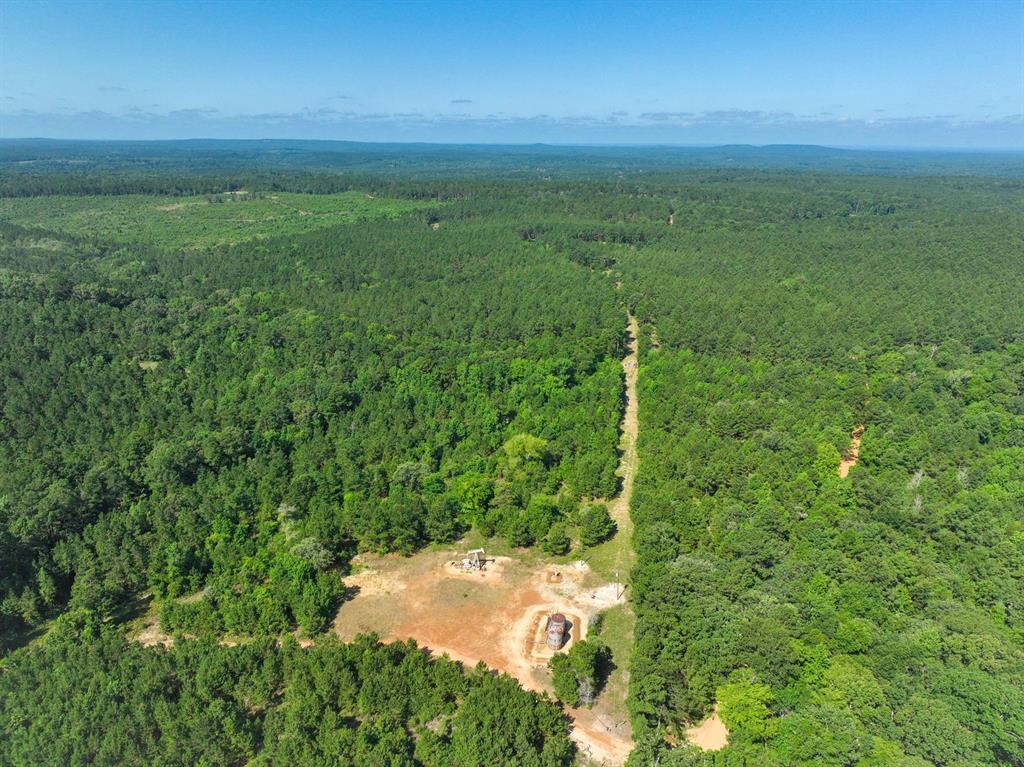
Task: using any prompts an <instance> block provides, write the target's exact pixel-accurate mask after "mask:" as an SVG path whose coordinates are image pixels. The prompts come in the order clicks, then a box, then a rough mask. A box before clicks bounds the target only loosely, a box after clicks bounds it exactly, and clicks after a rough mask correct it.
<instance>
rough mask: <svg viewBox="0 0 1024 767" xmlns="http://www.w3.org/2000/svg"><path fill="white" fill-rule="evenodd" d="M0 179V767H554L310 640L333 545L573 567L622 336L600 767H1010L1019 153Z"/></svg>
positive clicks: (609, 473) (325, 603) (488, 709)
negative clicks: (489, 542)
mask: <svg viewBox="0 0 1024 767" xmlns="http://www.w3.org/2000/svg"><path fill="white" fill-rule="evenodd" d="M328 149H330V151H327V150H328ZM0 150H2V151H0V194H2V195H3V198H0V328H2V329H3V338H2V342H0V407H2V410H0V623H2V625H0V629H2V631H3V632H4V636H5V637H6V640H5V641H6V642H7V643H8V644H9V645H10V646H12V647H13V646H15V645H19V644H24V643H25V642H26V641H27V640H28V639H29V638H31V637H33V636H35V637H36V638H34V639H33V640H32V641H31V642H29V643H28V644H27V645H26V646H24V647H22V648H21V649H16V650H13V651H12V652H10V653H9V654H8V655H7V656H6V657H5V658H4V659H2V660H0V765H7V764H10V765H23V764H41V763H43V764H87V763H90V764H95V763H101V764H125V763H131V764H134V763H138V764H168V765H170V764H210V765H214V764H247V763H248V764H254V765H259V764H267V765H271V764H281V763H290V764H295V765H306V764H310V765H313V764H357V765H363V764H366V765H371V764H372V765H377V764H380V765H384V764H388V765H405V764H409V765H435V764H436V765H442V764H469V765H473V764H481V765H482V764H485V763H486V764H489V765H494V764H509V765H515V764H521V765H562V764H569V763H571V762H572V760H573V758H574V755H573V747H572V744H571V742H570V741H569V740H568V738H567V728H566V725H565V722H564V721H563V719H562V714H561V712H560V709H559V708H557V707H556V705H555V704H554V703H552V702H550V701H545V700H543V699H542V698H539V697H537V696H536V695H534V694H532V693H526V692H522V691H521V690H519V688H518V686H517V685H516V683H515V682H514V680H511V679H508V678H505V677H492V676H491V675H489V674H487V673H486V672H484V671H482V670H470V671H467V670H460V669H459V667H458V666H457V665H455V664H453V663H451V662H449V661H446V660H436V661H430V660H429V659H428V657H427V656H425V655H424V654H423V653H421V652H419V651H418V650H416V649H415V648H414V647H411V646H408V645H380V644H377V643H376V642H375V641H374V639H373V638H372V637H369V638H365V639H360V640H358V641H357V642H356V643H355V644H352V645H343V644H340V643H338V642H337V641H336V640H335V639H333V637H331V636H330V633H329V632H326V631H325V628H326V627H327V625H328V623H329V621H330V619H331V618H332V616H333V615H334V613H335V611H336V609H337V606H338V604H339V603H340V602H341V600H343V599H344V598H345V592H344V589H343V586H342V581H341V576H342V575H343V574H344V573H346V572H347V570H348V566H349V561H350V560H351V559H352V557H353V556H354V555H355V554H356V553H358V552H360V551H374V552H398V553H401V554H409V553H411V552H413V551H415V550H417V549H418V548H421V547H424V546H427V545H429V544H431V543H432V542H439V543H444V542H451V541H454V540H456V539H458V538H459V537H460V536H462V535H463V534H464V533H466V532H467V531H470V530H474V531H475V534H477V535H479V536H482V537H484V538H489V537H495V536H496V537H498V538H500V539H501V540H502V541H503V542H505V543H507V544H511V545H514V546H520V547H522V546H534V545H538V546H540V545H541V544H544V547H545V548H546V549H548V550H550V551H553V552H555V553H558V554H562V553H564V552H565V551H566V550H567V549H568V547H569V546H570V545H571V541H572V539H574V538H577V537H587V536H591V537H593V538H594V540H600V539H601V537H603V536H605V535H607V532H608V531H607V530H605V529H604V527H606V526H607V524H610V520H606V519H604V518H602V519H597V518H596V517H595V518H594V519H591V516H593V514H592V512H591V509H592V508H594V507H592V506H590V504H589V502H590V501H591V500H592V499H594V498H603V497H608V496H610V495H612V494H613V493H614V492H615V489H616V476H615V469H616V464H617V460H618V456H617V453H616V445H617V443H618V431H617V427H618V423H619V419H620V416H621V412H622V407H623V402H622V396H623V395H622V389H623V380H622V368H621V366H620V359H621V357H622V356H623V354H624V351H625V337H624V326H625V317H626V313H627V312H633V313H634V314H635V315H636V316H637V318H638V319H639V321H640V323H641V328H642V336H641V339H640V352H641V357H640V375H639V387H640V390H639V403H640V436H639V454H640V455H639V476H638V480H637V487H636V492H635V495H634V496H633V506H632V518H633V522H634V524H635V527H636V530H635V535H634V541H633V546H634V549H635V551H636V555H637V560H636V561H637V565H636V567H635V570H634V572H633V573H632V576H631V578H630V590H629V595H630V601H631V604H632V606H633V609H634V610H635V612H636V615H637V628H636V636H635V645H634V649H633V657H632V660H631V668H632V671H631V685H630V697H629V707H630V711H631V714H632V724H633V730H634V736H635V740H636V743H637V748H636V750H635V752H634V754H633V757H632V758H631V765H637V766H639V765H651V764H660V765H691V764H692V765H708V766H709V767H710V765H715V767H722V766H724V765H737V766H738V765H754V764H757V765H780V767H781V766H782V765H821V766H822V767H826V766H827V767H831V766H833V765H834V766H836V767H845V766H847V765H848V766H849V767H854V766H856V767H874V766H876V765H877V766H878V767H882V766H883V765H892V766H894V767H896V766H900V767H918V766H919V765H920V766H921V767H924V765H929V764H931V765H964V766H965V767H966V765H1001V764H1024V692H1022V690H1024V613H1022V612H1021V605H1024V301H1022V300H1021V297H1022V296H1024V262H1022V260H1021V254H1022V253H1024V181H1022V178H1021V177H1022V175H1024V174H1022V172H1021V168H1020V167H1019V164H1018V163H1017V162H1016V160H1018V159H1019V158H1017V157H1014V156H1009V155H1007V156H991V157H989V156H986V157H983V158H981V159H978V158H975V159H976V162H975V164H973V165H972V164H971V162H970V158H965V157H961V156H944V155H935V156H931V155H929V156H926V157H916V158H915V157H913V156H904V155H891V156H890V155H886V154H885V153H865V154H858V153H841V152H834V151H832V150H827V151H826V150H822V151H821V152H814V151H812V150H811V149H809V148H807V149H804V150H800V151H797V150H790V151H789V152H788V153H787V152H783V151H781V150H766V151H765V152H763V153H761V154H756V153H752V154H749V156H748V154H747V152H748V150H749V148H745V149H743V150H742V151H731V150H725V149H723V150H719V154H714V153H711V154H708V155H706V156H705V155H699V154H691V155H687V154H686V153H685V152H682V151H680V152H676V153H671V152H670V153H669V155H670V158H669V159H668V160H666V161H665V162H664V163H662V164H660V165H659V164H658V161H657V156H656V155H655V154H646V153H638V154H635V155H631V154H630V153H629V152H627V151H626V150H616V151H612V150H594V151H592V152H590V153H587V152H586V151H584V150H572V151H569V150H558V151H556V150H555V149H554V148H534V149H532V150H527V149H526V148H521V149H519V150H515V151H510V152H508V153H505V154H502V153H500V152H498V151H495V150H484V149H480V150H472V151H471V150H466V153H465V155H464V156H462V157H461V158H460V155H459V150H456V149H451V148H449V149H446V150H443V151H442V150H441V149H440V148H420V149H417V150H413V149H407V150H400V149H386V150H385V149H382V148H379V147H378V148H373V147H364V148H358V149H352V150H351V151H347V149H346V148H345V147H340V148H339V147H322V146H315V145H314V146H306V147H302V146H294V145H283V146H262V147H261V146H259V145H258V144H257V143H250V144H248V145H246V146H231V147H225V146H218V145H216V143H212V144H211V145H209V146H206V145H203V146H198V147H191V148H187V147H175V146H160V145H154V146H148V147H147V146H145V145H103V144H95V145H90V144H83V145H71V146H64V145H57V146H51V145H48V144H46V143H45V142H8V143H4V144H2V145H0ZM186 150H190V151H186ZM192 150H194V151H192ZM751 151H752V150H751ZM403 152H404V153H403ZM722 153H724V154H727V155H736V156H738V157H741V158H742V157H748V160H749V161H748V162H746V163H740V165H739V166H737V165H736V164H735V163H730V164H728V165H726V163H725V162H724V161H723V160H722V157H723V154H722ZM876 155H877V156H876ZM750 158H753V159H750ZM72 160H73V161H74V168H73V169H70V170H69V164H72ZM836 163H841V165H838V166H837V164H836ZM722 167H727V168H728V169H727V170H723V169H722ZM825 171H828V172H825ZM839 171H843V172H839ZM921 173H930V174H933V175H927V176H925V175H920V174H921ZM225 192H241V194H231V195H226V194H224V193H225ZM90 195H92V196H90ZM274 198H276V201H275V199H274ZM281 202H284V203H286V204H287V205H288V206H289V207H288V208H286V209H284V210H279V208H281V207H282V206H281V205H280V203H281ZM179 203H184V207H174V206H176V205H178V204H179ZM163 208H170V209H169V210H164V209H163ZM296 211H299V212H298V213H297V212H296ZM302 212H305V213H304V214H303V213H302ZM279 216H280V217H279ZM670 217H671V218H670ZM859 427H863V436H862V438H861V442H860V445H859V454H858V456H857V458H858V460H857V462H856V464H855V465H853V466H852V468H851V469H850V471H849V475H848V476H844V477H841V476H840V474H839V465H840V461H841V459H842V458H843V456H844V455H851V451H852V449H853V445H852V444H851V434H852V433H853V432H854V430H855V429H858V432H859ZM604 517H605V518H606V517H607V513H605V514H604ZM567 529H568V530H571V531H573V535H572V536H567V535H566V532H565V531H566V530H567ZM552 530H553V531H554V532H553V533H552V535H550V536H549V535H548V533H549V532H550V531H552ZM143 595H146V596H147V598H148V597H152V599H153V600H155V602H156V603H157V604H158V605H159V609H160V620H161V624H162V626H163V627H164V628H165V630H167V631H168V632H170V633H172V634H175V635H176V636H177V641H176V643H175V644H174V646H173V647H172V648H169V649H163V648H147V647H142V646H141V645H139V644H137V643H135V642H131V641H127V640H126V631H125V629H124V627H123V625H122V623H121V620H122V617H123V615H124V613H125V611H126V610H127V609H128V606H129V605H131V604H133V603H135V602H136V601H137V600H138V599H139V598H140V597H142V596H143ZM292 633H296V634H298V635H300V636H302V637H314V638H315V643H314V645H313V646H312V647H309V648H305V649H303V648H301V647H300V646H299V645H298V643H297V642H296V641H295V639H294V638H293V637H292V636H290V634H292ZM187 637H189V638H187ZM226 637H229V638H231V639H232V643H234V642H235V641H239V642H240V644H239V645H238V646H231V647H228V646H223V645H221V644H218V642H217V641H216V640H217V639H218V638H220V639H222V640H223V639H224V638H226ZM304 644H305V643H304ZM613 660H614V659H613ZM560 663H562V664H563V665H564V666H565V668H563V669H562V672H564V673H563V676H564V677H565V678H566V679H569V682H565V683H564V684H563V687H564V688H565V690H566V692H565V695H564V696H560V697H563V699H566V700H569V701H570V702H576V701H578V700H579V698H578V697H576V698H574V696H573V690H572V686H573V684H576V685H577V690H576V692H577V694H578V691H579V683H580V681H581V680H582V679H587V680H590V681H588V684H593V683H594V680H593V679H591V677H590V676H589V675H588V674H582V676H581V673H580V671H579V670H578V669H575V667H572V668H570V666H568V665H566V664H567V663H569V661H568V660H566V661H560ZM556 665H557V664H556ZM716 705H717V706H718V710H719V713H720V715H721V717H722V719H723V721H725V723H726V724H727V726H728V727H729V730H730V739H729V745H728V746H727V747H726V748H725V749H724V750H722V751H718V752H709V753H703V752H700V751H699V750H697V749H696V748H694V747H689V746H687V745H686V739H685V735H684V733H683V729H684V727H685V725H686V724H687V723H690V722H695V721H699V720H700V719H702V718H703V717H704V716H706V715H707V714H708V713H710V711H711V710H712V708H713V707H714V706H716Z"/></svg>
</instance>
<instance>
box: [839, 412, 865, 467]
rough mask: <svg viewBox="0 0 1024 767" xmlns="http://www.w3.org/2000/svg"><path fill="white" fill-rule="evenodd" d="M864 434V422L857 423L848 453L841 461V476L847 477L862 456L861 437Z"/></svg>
mask: <svg viewBox="0 0 1024 767" xmlns="http://www.w3.org/2000/svg"><path fill="white" fill-rule="evenodd" d="M863 436H864V424H862V423H861V424H857V425H856V426H855V427H854V429H853V432H851V434H850V449H849V450H847V451H846V454H845V455H844V456H843V458H842V460H841V461H840V462H839V476H840V477H845V476H846V475H847V474H849V473H850V469H852V468H853V467H854V466H856V465H857V459H858V458H859V457H860V439H861V437H863Z"/></svg>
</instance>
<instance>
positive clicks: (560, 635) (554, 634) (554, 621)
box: [548, 613, 566, 650]
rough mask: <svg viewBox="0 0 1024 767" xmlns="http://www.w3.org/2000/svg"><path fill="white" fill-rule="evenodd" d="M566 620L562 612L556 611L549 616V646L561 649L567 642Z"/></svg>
mask: <svg viewBox="0 0 1024 767" xmlns="http://www.w3.org/2000/svg"><path fill="white" fill-rule="evenodd" d="M565 627H566V620H565V616H564V615H562V613H554V614H553V615H551V617H549V618H548V647H552V648H554V649H556V650H557V649H559V648H560V647H561V646H562V645H563V644H565Z"/></svg>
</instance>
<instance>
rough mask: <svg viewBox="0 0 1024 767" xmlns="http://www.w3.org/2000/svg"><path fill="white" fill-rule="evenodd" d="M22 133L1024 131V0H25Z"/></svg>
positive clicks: (17, 29)
mask: <svg viewBox="0 0 1024 767" xmlns="http://www.w3.org/2000/svg"><path fill="white" fill-rule="evenodd" d="M0 136H3V137H15V136H50V137H58V138H186V137H215V138H267V137H274V138H331V139H353V140H362V141H438V142H488V143H508V142H512V143H532V142H552V143H671V144H720V143H755V144H763V143H821V144H832V145H842V146H902V147H976V148H982V147H1001V148H1024V1H1022V0H1006V1H1005V2H984V1H977V2H891V3H874V2H872V3H862V2H843V3H822V2H760V3H732V2H722V3H712V2H695V3H685V2H648V3H623V2H588V3H572V2H541V3H530V2H521V3H485V2H475V3H440V2H425V1H424V2H408V3H329V4H328V3H294V2H293V3H274V2H263V3H246V2H219V3H204V2H179V3H170V2H133V3H111V2H78V3H46V2H32V3H22V2H17V1H15V0H3V1H2V2H0Z"/></svg>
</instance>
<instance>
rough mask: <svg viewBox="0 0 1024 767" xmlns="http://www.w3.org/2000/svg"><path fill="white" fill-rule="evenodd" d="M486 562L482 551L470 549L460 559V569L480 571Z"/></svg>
mask: <svg viewBox="0 0 1024 767" xmlns="http://www.w3.org/2000/svg"><path fill="white" fill-rule="evenodd" d="M486 561H487V560H486V559H484V550H483V549H470V550H469V551H468V552H466V556H464V557H463V558H462V564H461V565H460V567H461V569H462V570H482V569H483V567H484V563H485V562H486Z"/></svg>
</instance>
